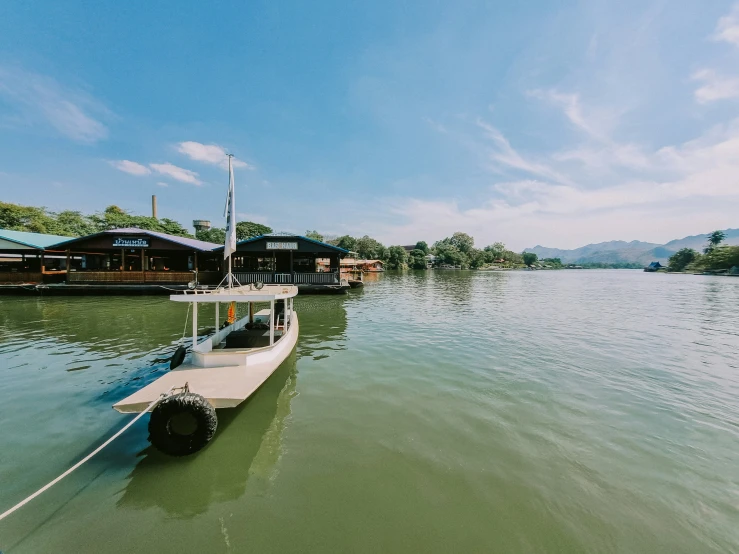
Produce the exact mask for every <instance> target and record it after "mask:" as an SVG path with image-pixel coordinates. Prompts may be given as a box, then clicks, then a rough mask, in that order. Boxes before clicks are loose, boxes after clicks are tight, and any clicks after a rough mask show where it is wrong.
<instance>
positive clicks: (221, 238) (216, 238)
mask: <svg viewBox="0 0 739 554" xmlns="http://www.w3.org/2000/svg"><path fill="white" fill-rule="evenodd" d="M195 238H196V239H198V240H202V241H205V242H213V243H215V244H225V242H226V230H225V229H221V228H220V227H211V228H210V229H207V230H201V231H195Z"/></svg>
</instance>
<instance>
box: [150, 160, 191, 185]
mask: <svg viewBox="0 0 739 554" xmlns="http://www.w3.org/2000/svg"><path fill="white" fill-rule="evenodd" d="M149 167H150V168H151V169H153V170H154V171H156V172H157V173H160V174H162V175H167V176H168V177H171V178H172V179H175V180H176V181H182V182H183V183H190V184H193V185H197V186H200V185H202V184H203V182H202V181H201V180H200V175H198V174H197V173H196V172H194V171H190V170H189V169H184V168H182V167H178V166H176V165H173V164H171V163H164V164H149Z"/></svg>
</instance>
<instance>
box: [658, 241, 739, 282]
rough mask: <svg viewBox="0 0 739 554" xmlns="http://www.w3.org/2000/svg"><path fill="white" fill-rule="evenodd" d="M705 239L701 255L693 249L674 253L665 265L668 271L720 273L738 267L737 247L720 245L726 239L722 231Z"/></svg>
mask: <svg viewBox="0 0 739 554" xmlns="http://www.w3.org/2000/svg"><path fill="white" fill-rule="evenodd" d="M707 239H708V240H707V244H706V246H705V248H704V249H703V252H702V253H701V252H698V251H696V250H694V249H693V248H682V249H681V250H678V251H677V252H675V254H673V255H672V256H671V257H670V259H669V261H668V263H667V269H668V271H688V272H703V271H722V270H729V269H731V268H733V267H739V246H728V245H721V243H722V242H723V241H724V239H726V234H725V233H724V232H723V231H714V232H713V233H711V234H710V235H708V236H707Z"/></svg>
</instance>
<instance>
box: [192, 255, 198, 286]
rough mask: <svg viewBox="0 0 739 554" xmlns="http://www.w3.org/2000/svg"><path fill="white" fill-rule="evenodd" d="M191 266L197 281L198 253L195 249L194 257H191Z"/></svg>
mask: <svg viewBox="0 0 739 554" xmlns="http://www.w3.org/2000/svg"><path fill="white" fill-rule="evenodd" d="M192 268H193V269H194V270H195V282H196V283H197V282H198V253H197V251H195V258H194V259H193V266H192Z"/></svg>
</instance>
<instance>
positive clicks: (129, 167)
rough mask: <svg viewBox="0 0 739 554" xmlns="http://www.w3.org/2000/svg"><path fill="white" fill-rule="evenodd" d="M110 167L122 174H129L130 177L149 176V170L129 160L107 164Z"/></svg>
mask: <svg viewBox="0 0 739 554" xmlns="http://www.w3.org/2000/svg"><path fill="white" fill-rule="evenodd" d="M109 163H110V165H112V166H113V167H115V168H116V169H118V170H120V171H123V172H124V173H130V174H131V175H137V176H141V175H149V174H150V173H151V169H149V168H148V167H146V166H145V165H141V164H140V163H136V162H132V161H131V160H113V161H111V162H109Z"/></svg>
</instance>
